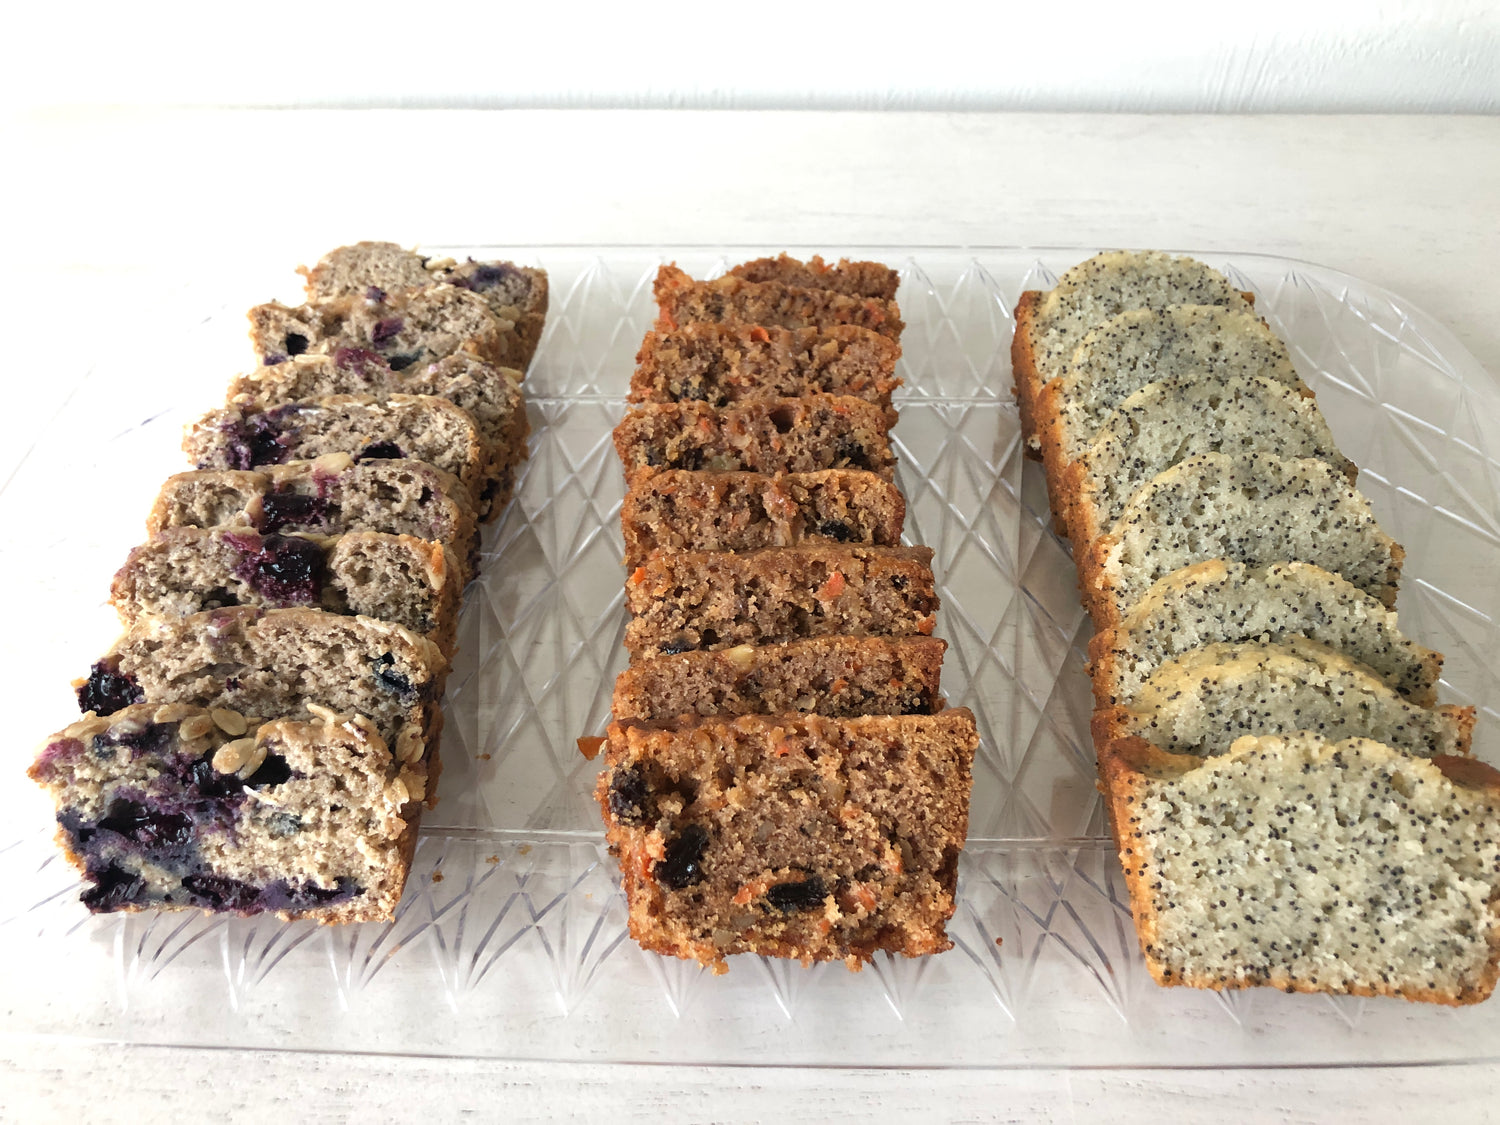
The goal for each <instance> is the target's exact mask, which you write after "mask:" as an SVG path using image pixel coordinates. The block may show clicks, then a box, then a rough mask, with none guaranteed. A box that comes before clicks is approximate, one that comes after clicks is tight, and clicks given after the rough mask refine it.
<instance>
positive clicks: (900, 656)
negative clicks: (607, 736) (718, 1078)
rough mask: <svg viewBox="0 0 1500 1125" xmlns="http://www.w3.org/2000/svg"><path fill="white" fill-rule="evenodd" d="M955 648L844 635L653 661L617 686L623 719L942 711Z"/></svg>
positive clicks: (640, 664) (922, 640)
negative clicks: (947, 657)
mask: <svg viewBox="0 0 1500 1125" xmlns="http://www.w3.org/2000/svg"><path fill="white" fill-rule="evenodd" d="M947 647H948V643H947V642H946V641H941V640H938V639H937V638H936V637H923V636H914V637H851V636H837V635H836V636H825V637H810V638H808V639H806V640H800V641H788V642H786V643H784V644H768V645H749V644H744V645H738V646H736V647H734V648H729V649H720V650H718V651H711V652H701V651H700V652H681V653H676V654H674V655H670V656H656V657H650V658H647V659H644V660H638V661H636V662H635V663H634V664H633V665H631V666H630V667H629V668H627V669H625V671H623V672H621V673H620V675H619V677H618V678H617V679H616V680H615V694H614V705H613V712H614V717H615V718H616V719H619V720H625V719H640V720H660V719H672V718H676V717H677V716H679V715H688V714H697V715H705V716H707V715H752V714H754V715H764V714H779V713H791V712H797V711H805V712H812V713H815V714H819V715H829V716H832V717H834V718H849V717H852V716H855V715H927V714H932V713H934V712H936V711H940V710H942V707H943V699H942V695H941V694H940V692H939V687H938V682H939V677H940V676H941V674H942V668H943V652H944V650H946V649H947Z"/></svg>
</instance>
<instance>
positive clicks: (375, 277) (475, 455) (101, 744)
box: [30, 243, 547, 921]
mask: <svg viewBox="0 0 1500 1125" xmlns="http://www.w3.org/2000/svg"><path fill="white" fill-rule="evenodd" d="M304 273H305V274H306V280H307V292H308V302H307V303H306V304H305V305H302V306H300V307H298V308H290V307H287V306H283V305H279V304H270V305H262V306H260V307H258V308H255V309H253V310H251V312H250V321H251V338H252V341H253V343H254V346H255V351H256V354H257V356H258V358H259V359H260V360H262V362H263V366H261V367H260V368H259V369H258V370H256V371H254V372H252V373H251V374H249V375H244V376H241V377H239V378H237V379H235V380H234V381H233V382H231V384H230V386H229V391H228V396H227V402H226V405H225V406H223V407H221V408H219V409H217V410H214V411H211V412H210V413H209V414H207V415H205V416H204V417H203V418H202V419H201V420H199V421H198V422H197V423H195V424H194V425H192V426H191V427H189V430H188V433H187V436H186V438H185V440H184V443H183V444H184V449H185V450H186V451H187V453H188V455H189V457H190V458H191V459H192V461H193V462H194V463H195V464H196V466H197V468H196V469H195V470H194V471H192V472H187V473H182V474H179V475H177V476H174V477H172V478H171V479H170V480H168V481H167V482H166V484H165V485H164V486H163V488H162V490H161V493H160V495H159V497H158V499H157V501H156V504H155V506H154V507H153V509H152V511H151V515H150V519H149V523H148V528H149V534H150V538H149V540H148V541H147V542H146V543H144V544H142V545H141V546H140V547H137V548H136V549H135V550H133V551H132V552H131V554H130V557H129V559H128V561H127V562H126V564H125V566H124V567H123V568H122V569H121V570H120V572H119V573H118V574H117V575H116V576H115V581H114V589H113V601H114V605H115V607H116V608H117V609H118V610H119V613H120V616H121V619H122V621H123V623H124V625H125V628H126V631H125V633H124V635H123V636H122V637H121V638H120V640H119V641H118V642H117V643H116V644H115V645H114V647H113V648H112V649H111V650H110V652H109V653H108V654H106V655H105V657H104V658H103V659H101V660H100V661H99V662H98V663H96V664H95V665H94V667H93V669H92V671H91V673H90V675H89V676H88V678H87V679H86V680H83V681H80V683H79V685H78V701H79V707H80V709H81V710H82V711H84V712H85V715H84V718H83V719H82V720H80V721H78V722H75V723H74V724H72V725H71V726H69V727H68V728H66V729H65V730H63V731H61V732H59V733H58V734H56V735H54V736H52V737H51V738H50V739H49V740H48V741H47V743H46V745H45V747H44V748H43V750H42V751H41V753H40V755H39V756H38V758H37V760H36V762H35V764H34V765H33V766H32V767H31V771H30V772H31V776H32V777H33V778H34V779H35V780H36V781H37V782H39V783H40V784H41V785H43V786H44V787H45V788H46V789H47V790H48V791H49V792H50V794H51V795H52V797H53V799H54V801H55V804H56V808H57V819H58V823H59V841H60V843H61V844H62V846H63V848H64V850H65V851H66V853H67V855H68V857H69V859H70V860H72V862H73V863H74V864H76V865H77V866H78V867H79V868H80V870H81V871H82V872H83V874H84V876H85V879H86V884H85V887H84V890H83V895H82V897H83V902H84V903H85V905H87V906H88V907H89V908H90V909H91V910H95V911H112V910H133V909H139V908H142V907H164V908H191V907H197V908H202V909H205V910H213V911H233V912H238V913H253V912H258V911H266V910H271V911H276V912H279V913H281V914H282V915H283V916H285V917H299V916H307V917H314V918H318V919H320V920H322V921H352V920H366V919H384V918H389V917H390V916H391V915H392V913H393V912H394V910H395V906H396V903H397V901H398V900H399V898H400V896H401V891H402V887H403V885H404V883H405V879H406V873H407V870H408V868H409V866H410V861H411V853H412V849H413V847H414V845H415V832H416V824H417V819H418V816H419V814H420V810H421V808H422V807H423V805H424V803H425V804H431V802H432V801H433V800H434V797H435V782H436V777H437V769H438V759H437V744H438V736H439V733H440V731H441V726H442V710H441V702H442V689H443V681H444V677H445V675H446V672H447V669H448V667H449V665H450V662H451V659H452V656H453V652H454V647H455V636H456V630H457V626H456V619H457V615H458V610H459V601H460V598H461V596H462V592H463V589H464V586H465V584H466V582H467V580H468V579H469V577H471V576H472V573H473V570H474V567H475V565H476V564H477V560H478V557H479V556H478V536H479V527H480V524H481V523H483V522H484V521H486V520H490V519H493V518H495V517H496V516H497V515H498V513H499V511H500V510H501V508H502V507H503V506H504V505H505V503H506V502H507V501H508V500H509V497H510V493H511V489H512V482H513V479H514V476H515V471H516V467H517V464H518V462H519V461H520V459H521V458H522V457H524V456H525V453H526V439H527V433H528V426H527V421H526V410H525V403H524V401H523V399H522V395H521V390H520V383H521V378H522V372H523V371H524V370H525V368H526V366H527V365H528V364H529V362H530V360H531V356H532V353H533V351H534V350H535V348H536V345H537V342H538V338H539V335H540V329H541V324H542V320H543V317H544V316H545V313H546V307H547V279H546V275H545V274H544V273H542V272H541V271H538V270H530V269H522V268H520V267H517V266H513V265H511V264H509V263H505V262H482V263H481V262H473V261H470V262H467V263H464V264H458V263H455V262H453V261H451V260H444V261H436V260H432V259H429V258H425V257H423V256H422V255H419V254H417V253H415V252H412V251H407V250H403V249H401V248H400V247H398V246H395V245H393V244H390V243H360V244H358V245H356V246H349V247H342V248H340V249H338V250H335V251H333V252H332V253H330V254H329V255H327V256H326V257H325V258H324V259H323V260H322V261H320V262H319V263H318V265H317V266H316V267H315V268H313V269H311V270H307V271H304ZM502 365H503V366H502Z"/></svg>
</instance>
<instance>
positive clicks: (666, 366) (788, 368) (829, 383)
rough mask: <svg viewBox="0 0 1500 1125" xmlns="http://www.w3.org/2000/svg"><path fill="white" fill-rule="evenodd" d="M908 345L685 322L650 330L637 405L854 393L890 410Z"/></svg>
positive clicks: (638, 373)
mask: <svg viewBox="0 0 1500 1125" xmlns="http://www.w3.org/2000/svg"><path fill="white" fill-rule="evenodd" d="M900 356H901V345H899V344H898V343H896V341H895V340H892V339H888V338H887V337H885V336H881V335H879V334H878V333H876V332H872V331H870V329H868V328H856V327H854V326H853V325H841V326H839V327H836V328H829V329H818V328H798V329H789V328H767V327H765V326H763V325H758V324H757V325H753V326H746V325H740V324H705V323H692V324H684V325H683V326H682V327H680V328H678V329H676V330H674V331H671V332H647V333H646V338H645V340H644V341H642V343H641V350H640V351H639V352H637V353H636V357H635V362H636V368H635V373H634V374H633V375H632V376H631V378H630V401H631V402H684V401H686V402H706V403H708V404H709V405H710V406H728V405H729V404H730V403H732V402H744V401H746V400H749V399H760V398H795V397H797V396H798V395H807V394H830V395H853V396H854V397H855V398H863V399H868V400H869V401H870V402H873V403H875V404H876V405H878V406H881V407H884V408H886V409H889V408H890V405H891V392H892V391H893V390H895V389H896V388H897V387H898V386H900V385H901V380H900V379H898V378H897V377H896V360H897V359H899V358H900Z"/></svg>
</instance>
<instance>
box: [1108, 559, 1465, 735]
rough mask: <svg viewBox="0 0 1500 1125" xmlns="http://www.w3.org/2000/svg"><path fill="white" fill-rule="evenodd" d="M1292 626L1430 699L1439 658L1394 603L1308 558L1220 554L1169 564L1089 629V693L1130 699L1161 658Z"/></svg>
mask: <svg viewBox="0 0 1500 1125" xmlns="http://www.w3.org/2000/svg"><path fill="white" fill-rule="evenodd" d="M1295 636H1302V637H1308V638H1310V639H1311V640H1314V641H1317V642H1319V643H1320V644H1324V645H1327V646H1328V647H1329V648H1332V649H1334V650H1335V651H1337V652H1339V653H1342V654H1343V655H1344V656H1346V657H1347V658H1349V659H1350V660H1352V661H1354V662H1356V663H1359V664H1363V665H1365V666H1366V667H1368V668H1369V669H1370V670H1371V671H1372V672H1374V673H1375V674H1376V675H1378V676H1379V677H1380V678H1381V679H1383V680H1385V682H1386V683H1388V684H1390V686H1391V687H1392V688H1394V689H1395V690H1396V692H1397V693H1398V694H1400V695H1402V696H1404V697H1405V698H1406V699H1408V700H1410V701H1411V702H1412V703H1415V704H1417V705H1418V706H1421V707H1430V706H1432V705H1433V704H1434V703H1436V702H1437V679H1438V674H1439V673H1440V672H1441V671H1442V666H1443V658H1442V656H1441V655H1439V654H1438V653H1436V652H1433V651H1432V650H1431V649H1427V648H1423V647H1422V646H1421V645H1419V644H1417V643H1416V642H1414V641H1411V640H1408V639H1407V638H1406V636H1405V635H1403V634H1402V632H1401V631H1400V629H1399V628H1397V625H1396V612H1395V610H1392V609H1387V608H1386V607H1385V606H1384V605H1382V604H1381V603H1380V602H1379V601H1377V600H1376V599H1375V598H1372V597H1371V596H1370V595H1369V594H1367V593H1365V592H1364V591H1363V590H1359V589H1357V588H1355V587H1354V586H1352V585H1350V584H1349V582H1348V581H1346V580H1345V579H1344V578H1341V577H1340V576H1339V575H1337V574H1331V573H1329V572H1328V571H1326V570H1324V569H1323V568H1322V567H1318V566H1314V565H1313V564H1312V563H1302V562H1292V563H1274V564H1273V565H1271V566H1267V567H1248V566H1246V565H1245V564H1244V563H1238V562H1228V561H1226V560H1224V559H1207V560H1205V561H1203V562H1200V563H1194V564H1192V565H1191V566H1186V567H1183V568H1182V569H1181V570H1177V571H1173V572H1172V573H1171V574H1169V575H1167V576H1166V577H1165V578H1162V579H1161V580H1160V581H1158V582H1156V583H1155V584H1154V585H1153V586H1151V587H1150V588H1149V589H1148V590H1147V591H1146V593H1145V594H1144V595H1143V596H1142V597H1141V599H1140V601H1138V602H1137V603H1136V604H1135V607H1134V608H1133V609H1132V610H1131V611H1130V612H1129V613H1127V614H1126V615H1125V617H1124V618H1123V619H1122V620H1121V622H1120V624H1119V625H1118V626H1116V627H1115V628H1112V629H1105V630H1103V631H1102V632H1099V633H1095V634H1094V636H1093V638H1092V639H1091V640H1090V641H1089V661H1090V663H1089V672H1090V675H1091V677H1092V679H1093V684H1094V700H1095V703H1096V705H1097V706H1099V707H1108V706H1110V705H1112V704H1116V703H1121V704H1129V703H1130V702H1131V701H1132V700H1133V699H1135V697H1136V695H1137V693H1138V692H1139V691H1140V689H1141V686H1142V685H1143V684H1144V683H1145V682H1146V680H1147V679H1149V678H1150V676H1151V674H1152V673H1153V672H1155V671H1156V669H1157V668H1159V667H1160V666H1161V665H1162V664H1163V663H1165V662H1167V661H1169V660H1172V659H1174V658H1176V657H1178V656H1181V655H1183V654H1184V653H1187V652H1189V651H1190V650H1192V649H1195V648H1200V647H1202V646H1203V645H1209V644H1216V643H1218V642H1221V641H1250V640H1259V641H1274V642H1280V641H1283V640H1285V639H1286V638H1288V637H1295Z"/></svg>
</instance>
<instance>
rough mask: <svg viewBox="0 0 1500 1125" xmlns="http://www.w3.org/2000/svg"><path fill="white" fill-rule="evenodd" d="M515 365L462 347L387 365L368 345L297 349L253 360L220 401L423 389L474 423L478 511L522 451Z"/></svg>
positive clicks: (485, 511)
mask: <svg viewBox="0 0 1500 1125" xmlns="http://www.w3.org/2000/svg"><path fill="white" fill-rule="evenodd" d="M520 381H521V373H520V372H519V371H516V370H515V369H513V368H503V367H495V366H493V365H492V364H488V363H485V362H484V361H483V360H481V359H478V358H476V357H474V356H471V355H467V354H460V355H451V356H448V357H447V358H446V359H440V360H437V361H436V362H433V363H421V364H413V365H412V366H410V367H408V368H406V369H405V370H404V371H400V372H396V371H392V370H391V368H390V366H389V365H388V364H387V363H386V362H385V360H383V359H382V358H381V357H380V356H378V355H376V354H375V353H374V352H369V351H364V350H363V349H360V348H340V349H338V351H336V352H334V353H333V354H332V355H303V356H297V357H296V358H295V359H291V360H287V361H286V362H284V363H278V364H276V365H275V366H272V367H261V368H259V369H257V370H256V371H253V372H251V373H250V374H248V375H241V376H239V377H238V378H236V379H235V380H233V381H232V382H231V383H230V384H229V395H228V405H230V406H234V407H240V408H242V409H250V410H258V411H266V410H271V409H274V408H275V407H278V406H282V405H284V404H286V403H290V402H300V401H308V400H314V399H322V398H328V397H330V396H332V395H344V394H349V395H371V396H373V397H375V398H387V397H389V396H390V395H393V394H408V395H431V396H433V397H435V398H444V399H447V400H448V401H449V402H451V403H453V404H454V405H455V406H458V407H460V408H461V409H463V410H464V411H465V412H466V413H468V415H469V416H470V417H471V418H473V419H474V422H475V423H476V424H477V425H478V427H479V430H480V432H481V434H482V435H483V437H484V442H485V445H486V447H487V453H488V464H489V470H488V473H487V476H486V480H485V486H484V492H483V495H482V496H481V498H480V500H481V505H482V513H481V514H482V515H484V516H488V515H489V514H490V512H491V511H492V510H498V509H499V508H503V507H504V506H505V505H506V504H507V503H508V502H509V501H510V494H511V490H512V487H513V485H514V483H515V470H516V465H517V464H519V463H520V461H521V460H522V459H523V458H524V457H525V456H526V438H527V436H528V435H529V434H530V433H531V425H530V423H529V422H528V421H527V418H526V401H525V399H524V398H523V397H522V394H521V388H520Z"/></svg>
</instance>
